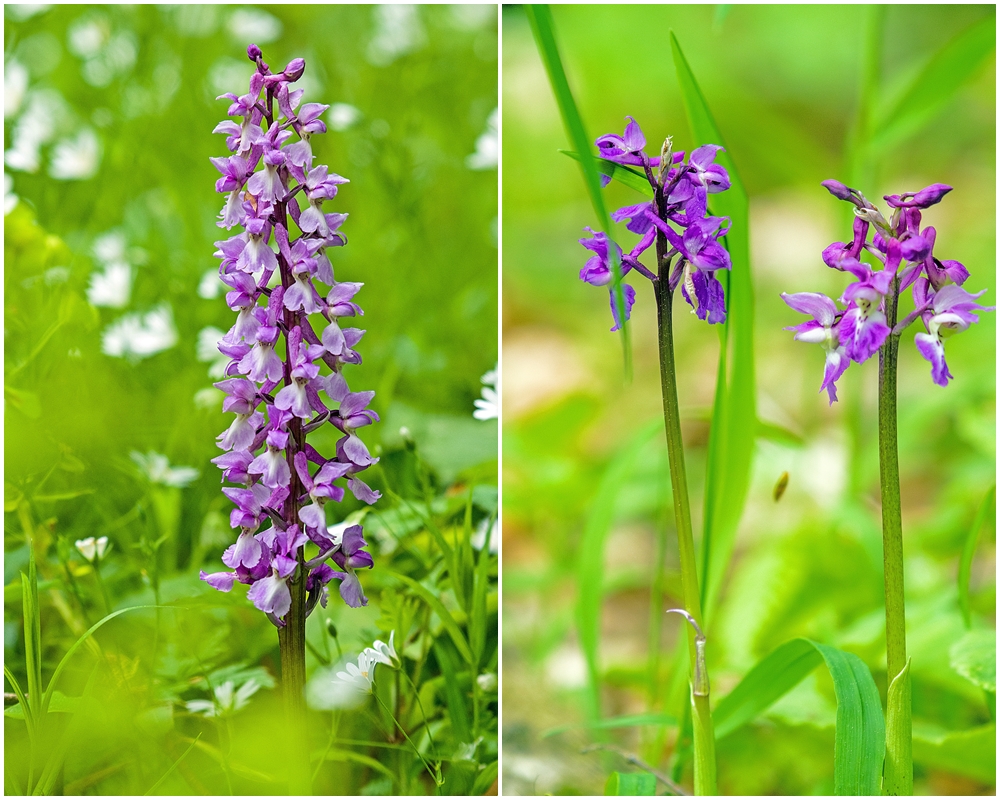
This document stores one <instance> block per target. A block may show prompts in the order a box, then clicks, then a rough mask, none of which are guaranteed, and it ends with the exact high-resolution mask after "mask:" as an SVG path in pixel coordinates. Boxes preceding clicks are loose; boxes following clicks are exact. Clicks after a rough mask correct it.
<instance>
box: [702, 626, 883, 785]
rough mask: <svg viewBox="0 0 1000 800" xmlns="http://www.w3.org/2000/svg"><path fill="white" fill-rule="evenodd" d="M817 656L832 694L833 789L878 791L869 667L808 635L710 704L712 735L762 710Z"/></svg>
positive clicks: (879, 741) (877, 714) (876, 725)
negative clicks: (834, 720)
mask: <svg viewBox="0 0 1000 800" xmlns="http://www.w3.org/2000/svg"><path fill="white" fill-rule="evenodd" d="M820 660H822V661H824V662H825V663H826V667H827V669H828V670H829V672H830V676H831V677H832V678H833V688H834V692H835V693H836V695H837V728H836V739H835V744H834V770H833V776H834V789H835V792H836V794H838V795H865V794H868V795H871V794H879V793H880V783H881V776H882V762H883V759H884V756H885V723H884V721H883V719H882V704H881V701H880V699H879V694H878V688H877V687H876V686H875V681H874V679H873V678H872V676H871V672H870V671H869V669H868V667H867V666H866V665H865V663H864V662H863V661H862V660H861V659H860V658H858V657H857V656H856V655H854V654H853V653H845V652H843V651H842V650H838V649H836V648H835V647H829V646H828V645H824V644H819V643H818V642H813V641H811V640H809V639H792V640H791V641H790V642H785V644H783V645H781V646H780V647H778V648H777V649H776V650H774V651H773V652H772V653H771V654H770V655H768V656H766V657H765V658H764V659H763V660H761V661H760V662H759V663H758V664H757V665H756V666H755V667H754V668H753V669H751V670H750V672H748V673H747V675H746V677H744V678H743V680H742V681H740V683H739V684H738V685H737V686H736V688H735V689H733V691H731V692H730V693H729V694H728V695H726V697H724V698H723V699H722V701H721V702H720V703H719V705H718V706H717V707H716V709H715V713H714V714H713V719H714V721H715V731H716V737H717V738H722V737H723V736H726V735H728V734H730V733H732V732H733V731H735V730H736V729H737V728H739V727H740V726H742V725H744V724H746V723H747V722H749V721H750V720H752V719H753V718H754V717H756V716H757V715H758V714H760V713H761V712H763V711H765V710H766V709H767V708H768V707H769V706H770V705H771V704H772V703H774V702H775V701H776V700H777V699H778V698H779V697H781V696H782V695H784V694H785V693H786V692H788V691H789V690H790V689H791V688H792V687H794V686H795V685H797V684H798V683H799V681H801V680H802V679H803V678H804V677H805V676H806V675H807V674H809V672H810V671H812V669H813V668H814V667H815V666H816V665H817V664H818V663H819V662H820Z"/></svg>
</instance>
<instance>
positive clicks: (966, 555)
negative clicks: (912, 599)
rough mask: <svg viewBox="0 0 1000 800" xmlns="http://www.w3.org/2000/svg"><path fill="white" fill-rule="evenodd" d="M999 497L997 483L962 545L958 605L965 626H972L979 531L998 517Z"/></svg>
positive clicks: (981, 504) (991, 489)
mask: <svg viewBox="0 0 1000 800" xmlns="http://www.w3.org/2000/svg"><path fill="white" fill-rule="evenodd" d="M996 498H997V487H996V484H994V485H993V486H991V487H990V490H989V491H988V492H987V493H986V497H984V498H983V502H982V503H980V504H979V510H978V511H977V512H976V518H975V519H974V520H973V521H972V527H971V528H969V532H968V533H967V534H966V535H965V544H964V545H963V546H962V556H961V558H960V559H959V562H958V605H959V607H960V608H961V609H962V619H963V620H964V621H965V627H966V628H971V627H972V608H971V606H970V604H969V578H970V577H971V575H972V559H973V557H974V556H975V555H976V545H977V544H978V543H979V532H980V531H981V530H982V529H983V525H985V524H986V522H987V520H990V521H993V520H995V519H996V513H995V508H994V506H995V503H996Z"/></svg>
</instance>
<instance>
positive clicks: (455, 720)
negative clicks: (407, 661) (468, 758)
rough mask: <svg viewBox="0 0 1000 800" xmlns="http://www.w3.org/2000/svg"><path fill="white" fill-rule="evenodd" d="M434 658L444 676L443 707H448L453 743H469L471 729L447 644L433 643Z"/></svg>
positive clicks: (442, 685) (442, 686)
mask: <svg viewBox="0 0 1000 800" xmlns="http://www.w3.org/2000/svg"><path fill="white" fill-rule="evenodd" d="M434 656H435V658H437V662H438V666H440V667H441V674H442V675H443V676H444V680H443V681H442V682H441V688H442V691H443V692H444V702H445V705H447V706H448V716H449V717H450V718H451V728H452V733H453V734H454V736H455V741H457V742H471V741H472V728H471V727H470V726H469V712H468V711H467V709H466V707H465V698H464V697H463V696H462V692H461V691H460V690H459V688H458V680H457V676H456V670H455V662H454V661H452V658H451V653H449V652H448V647H447V644H446V643H443V642H440V641H435V642H434Z"/></svg>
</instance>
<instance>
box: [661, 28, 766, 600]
mask: <svg viewBox="0 0 1000 800" xmlns="http://www.w3.org/2000/svg"><path fill="white" fill-rule="evenodd" d="M670 46H671V49H672V51H673V58H674V67H675V69H676V71H677V79H678V81H679V83H680V87H681V98H682V100H683V103H684V110H685V112H686V113H687V118H688V124H689V125H690V127H691V134H692V136H693V137H694V141H695V142H697V143H698V144H718V145H721V146H723V147H725V146H726V143H725V139H724V138H723V137H722V134H721V133H720V132H719V128H718V126H717V125H716V123H715V120H714V118H713V117H712V112H711V111H710V110H709V106H708V102H707V101H706V100H705V96H704V95H703V94H702V92H701V89H700V88H699V87H698V82H697V80H695V77H694V73H693V72H692V71H691V67H690V66H689V64H688V62H687V59H686V58H685V57H684V53H683V51H682V50H681V46H680V43H679V42H678V41H677V37H676V36H675V35H674V34H673V32H672V31H671V33H670ZM716 163H718V164H720V165H722V166H723V167H725V168H726V171H727V172H728V173H729V179H730V182H731V187H730V189H729V190H728V191H725V192H720V193H718V194H713V195H712V196H711V212H712V213H713V214H715V215H718V216H726V217H729V218H730V220H732V229H731V230H730V232H729V234H728V235H727V236H726V238H725V244H726V249H727V250H728V251H729V255H730V258H731V260H732V270H731V272H730V274H729V275H726V276H721V277H724V278H726V279H727V281H726V283H727V284H728V285H726V286H725V291H726V302H727V310H728V314H727V318H726V322H725V323H723V324H722V325H721V326H720V329H721V330H720V331H719V337H720V343H719V353H720V355H719V360H720V364H719V373H718V377H717V386H716V394H715V398H716V402H715V409H714V412H713V415H712V426H711V431H710V433H709V452H708V463H707V466H706V482H705V523H704V533H703V536H702V565H701V567H702V578H701V592H702V609H703V613H704V615H705V617H706V618H708V617H710V616H711V609H712V605H713V603H714V601H715V598H716V597H717V596H718V592H719V588H720V585H721V583H722V579H723V577H724V575H725V572H726V567H727V566H728V563H729V558H730V555H731V554H732V550H733V545H734V543H735V540H736V527H737V525H738V524H739V520H740V516H741V515H742V513H743V505H744V503H745V501H746V496H747V491H748V490H749V487H750V467H751V461H752V458H753V446H754V437H755V435H756V432H757V412H756V391H755V388H754V353H753V313H754V311H753V309H754V301H753V281H752V277H751V273H750V239H749V223H750V212H749V198H748V195H747V191H746V189H745V188H744V186H743V182H742V181H741V180H740V176H739V172H738V171H737V169H736V164H735V163H734V162H733V159H732V156H731V155H730V154H729V152H728V150H727V151H726V152H720V153H719V154H718V155H717V156H716ZM730 347H731V348H732V354H731V360H730V359H729V357H728V355H727V353H728V350H729V348H730ZM730 365H731V366H730Z"/></svg>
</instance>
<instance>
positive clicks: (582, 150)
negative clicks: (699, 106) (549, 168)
mask: <svg viewBox="0 0 1000 800" xmlns="http://www.w3.org/2000/svg"><path fill="white" fill-rule="evenodd" d="M524 10H525V13H526V14H527V16H528V22H529V23H530V24H531V32H532V33H533V34H534V37H535V44H536V45H537V46H538V52H539V55H541V57H542V61H543V62H544V64H545V71H546V72H547V73H548V76H549V82H550V83H551V84H552V92H553V94H555V96H556V102H557V103H558V104H559V113H560V114H561V115H562V120H563V125H564V126H565V127H566V133H567V134H569V138H570V141H571V142H572V144H573V148H574V149H575V150H576V152H577V153H578V154H579V155H580V158H579V159H578V160H579V162H580V168H581V169H582V171H583V181H584V183H585V184H586V186H587V192H588V193H589V194H590V202H591V203H592V204H593V206H594V213H595V214H597V220H598V222H599V223H600V227H601V230H603V231H604V233H605V235H606V236H607V237H608V239H610V240H612V241H613V240H614V236H612V234H613V231H612V229H611V217H610V216H609V215H608V209H607V207H606V206H605V205H604V197H603V196H602V195H601V179H600V177H599V172H598V168H597V160H596V159H595V158H594V155H593V153H592V152H591V150H590V147H591V144H590V137H588V136H587V129H586V128H585V127H584V124H583V118H582V117H581V116H580V111H579V109H578V108H577V105H576V100H575V99H573V92H572V90H571V89H570V88H569V81H568V80H567V78H566V70H565V68H564V67H563V63H562V58H561V57H560V55H559V47H558V45H557V44H556V37H555V31H554V25H553V22H552V12H551V10H550V9H549V7H548V6H547V5H545V4H544V3H541V4H528V5H525V7H524ZM608 252H609V254H610V256H611V258H610V263H611V274H612V275H613V276H614V282H613V283H612V291H613V292H614V297H615V304H616V305H617V306H618V308H620V309H624V308H625V296H624V290H623V289H622V288H621V280H622V272H621V264H619V263H618V251H617V250H615V248H613V247H611V248H609V249H608ZM620 330H621V334H622V353H623V356H624V359H625V375H626V378H629V377H631V374H632V352H631V347H630V345H629V334H628V332H629V325H628V322H626V321H625V319H624V315H623V319H622V324H621V328H620Z"/></svg>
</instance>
